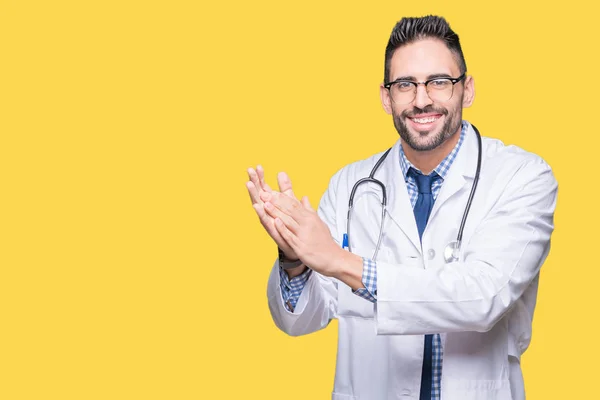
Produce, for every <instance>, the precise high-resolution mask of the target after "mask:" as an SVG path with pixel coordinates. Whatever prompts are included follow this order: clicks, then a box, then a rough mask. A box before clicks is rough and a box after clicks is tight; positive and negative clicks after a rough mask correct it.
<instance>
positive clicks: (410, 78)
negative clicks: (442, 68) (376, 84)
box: [392, 74, 452, 82]
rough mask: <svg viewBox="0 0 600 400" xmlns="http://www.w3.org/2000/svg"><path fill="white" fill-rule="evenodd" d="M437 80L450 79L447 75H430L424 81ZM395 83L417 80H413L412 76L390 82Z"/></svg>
mask: <svg viewBox="0 0 600 400" xmlns="http://www.w3.org/2000/svg"><path fill="white" fill-rule="evenodd" d="M438 78H452V77H451V76H450V75H448V74H431V75H427V78H426V79H425V80H426V81H428V80H431V79H438ZM395 81H413V82H416V81H417V78H415V77H414V76H401V77H398V78H396V79H394V80H393V81H392V82H395Z"/></svg>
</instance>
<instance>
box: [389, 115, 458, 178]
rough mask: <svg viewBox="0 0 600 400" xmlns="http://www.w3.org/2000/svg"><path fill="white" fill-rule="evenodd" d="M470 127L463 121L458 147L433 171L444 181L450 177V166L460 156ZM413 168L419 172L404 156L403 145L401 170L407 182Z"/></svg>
mask: <svg viewBox="0 0 600 400" xmlns="http://www.w3.org/2000/svg"><path fill="white" fill-rule="evenodd" d="M468 127H469V123H468V122H467V121H462V127H461V130H460V137H459V138H458V143H456V146H454V148H453V149H452V151H451V152H450V154H448V155H447V156H446V158H444V159H443V160H442V162H441V163H439V164H438V166H437V167H435V168H434V169H433V170H434V171H435V172H436V173H437V174H438V175H439V176H440V177H441V178H442V179H445V178H446V175H448V171H449V170H450V166H452V163H453V162H454V159H456V155H457V154H458V151H459V150H460V147H461V145H462V144H463V142H464V140H465V135H466V132H467V129H468ZM411 167H412V168H413V169H415V170H417V171H419V169H418V168H417V167H415V166H414V165H412V163H411V162H410V161H408V158H406V154H404V149H403V148H402V145H401V146H400V169H401V170H402V174H403V175H404V180H405V181H406V180H407V179H408V175H407V174H408V170H409V169H410V168H411ZM419 172H421V171H419Z"/></svg>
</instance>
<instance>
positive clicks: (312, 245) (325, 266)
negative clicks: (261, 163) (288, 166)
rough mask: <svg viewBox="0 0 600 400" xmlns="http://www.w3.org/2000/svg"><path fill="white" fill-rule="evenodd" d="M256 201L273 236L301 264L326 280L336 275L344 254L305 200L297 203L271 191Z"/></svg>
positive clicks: (344, 256)
mask: <svg viewBox="0 0 600 400" xmlns="http://www.w3.org/2000/svg"><path fill="white" fill-rule="evenodd" d="M260 197H261V200H262V201H263V203H264V209H265V211H266V213H267V214H268V215H269V216H270V217H271V219H273V220H274V226H275V228H276V229H277V232H278V233H279V235H280V236H281V237H282V238H283V240H285V242H286V243H287V244H288V245H289V246H290V247H291V249H292V250H293V251H294V253H295V254H297V255H298V257H299V258H300V259H301V260H302V262H304V263H305V264H306V265H308V266H309V267H310V268H311V269H313V270H315V271H317V272H319V273H321V274H323V275H326V276H335V275H336V274H337V273H338V272H340V271H338V269H339V267H340V262H339V261H340V260H341V259H343V258H346V255H347V254H348V252H347V251H345V250H342V249H341V248H340V247H339V246H338V245H337V244H336V243H335V241H334V240H333V238H332V237H331V233H330V231H329V228H328V227H327V224H325V222H323V221H322V220H321V218H320V217H319V215H318V214H317V212H316V211H315V210H313V208H312V207H311V205H310V202H309V201H308V197H306V196H305V197H303V198H302V202H300V201H298V200H297V199H296V198H295V197H290V196H286V195H285V194H282V193H278V192H275V191H270V192H267V191H263V192H261V194H260Z"/></svg>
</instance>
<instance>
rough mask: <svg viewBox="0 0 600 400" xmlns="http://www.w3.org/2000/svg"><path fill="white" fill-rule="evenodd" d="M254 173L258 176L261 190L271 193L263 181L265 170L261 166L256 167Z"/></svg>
mask: <svg viewBox="0 0 600 400" xmlns="http://www.w3.org/2000/svg"><path fill="white" fill-rule="evenodd" d="M256 173H257V174H258V179H259V182H260V185H261V187H262V189H263V190H264V191H266V192H272V191H273V189H271V187H270V186H269V185H268V184H267V182H266V181H265V170H264V169H263V167H262V165H257V166H256Z"/></svg>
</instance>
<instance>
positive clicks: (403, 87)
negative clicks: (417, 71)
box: [390, 81, 417, 104]
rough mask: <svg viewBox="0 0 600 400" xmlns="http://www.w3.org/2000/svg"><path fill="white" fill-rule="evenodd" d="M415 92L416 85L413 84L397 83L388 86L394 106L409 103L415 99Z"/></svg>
mask: <svg viewBox="0 0 600 400" xmlns="http://www.w3.org/2000/svg"><path fill="white" fill-rule="evenodd" d="M416 92H417V85H416V84H415V83H414V82H408V81H406V82H404V81H399V82H395V83H394V84H393V85H392V86H390V94H391V95H392V100H393V101H394V103H396V104H408V103H411V102H412V101H413V100H414V99H415V93H416Z"/></svg>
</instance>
